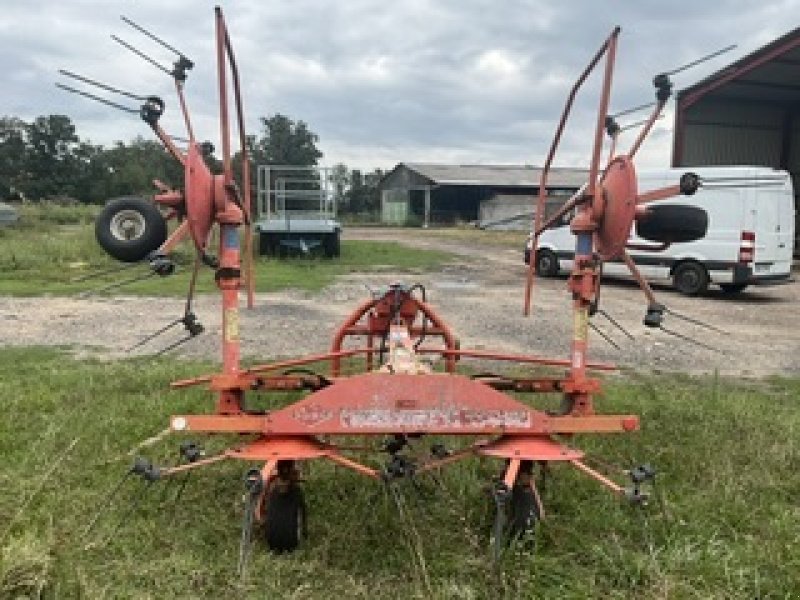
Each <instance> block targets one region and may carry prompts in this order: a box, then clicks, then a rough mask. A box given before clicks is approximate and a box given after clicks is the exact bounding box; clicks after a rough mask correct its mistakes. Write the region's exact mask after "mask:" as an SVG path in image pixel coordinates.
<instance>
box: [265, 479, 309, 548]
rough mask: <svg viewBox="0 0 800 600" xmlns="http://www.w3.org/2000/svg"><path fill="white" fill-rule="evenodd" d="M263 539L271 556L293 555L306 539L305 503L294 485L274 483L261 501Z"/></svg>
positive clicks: (298, 488)
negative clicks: (291, 553)
mask: <svg viewBox="0 0 800 600" xmlns="http://www.w3.org/2000/svg"><path fill="white" fill-rule="evenodd" d="M264 503H265V515H264V535H265V539H266V542H267V546H268V547H269V549H270V550H272V551H273V552H292V551H294V550H296V549H297V546H298V544H299V543H300V538H301V537H303V536H304V535H305V528H306V503H305V498H304V496H303V490H302V488H300V486H299V485H297V484H296V483H288V484H283V483H280V482H278V483H276V484H274V485H273V486H272V487H271V489H269V490H268V492H267V497H266V498H265V499H264Z"/></svg>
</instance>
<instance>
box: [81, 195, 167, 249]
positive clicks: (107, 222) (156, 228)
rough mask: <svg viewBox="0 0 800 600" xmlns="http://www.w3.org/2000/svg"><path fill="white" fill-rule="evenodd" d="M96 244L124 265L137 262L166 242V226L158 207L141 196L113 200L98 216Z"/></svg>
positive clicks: (95, 230)
mask: <svg viewBox="0 0 800 600" xmlns="http://www.w3.org/2000/svg"><path fill="white" fill-rule="evenodd" d="M94 233H95V237H96V238H97V242H98V243H99V244H100V246H101V247H102V248H103V250H105V251H106V252H107V253H108V254H109V255H111V256H112V257H114V258H116V259H117V260H120V261H122V262H138V261H140V260H143V259H144V258H146V257H147V255H148V254H150V253H151V252H153V251H154V250H156V249H158V248H159V247H160V246H161V244H163V243H164V241H165V240H166V239H167V222H166V221H165V220H164V217H163V216H162V214H161V212H160V211H159V210H158V208H156V206H155V204H153V203H152V202H150V201H149V200H147V199H145V198H141V197H139V196H121V197H119V198H112V199H111V200H109V201H108V202H107V203H106V205H105V206H104V207H103V210H101V211H100V214H99V215H97V219H96V220H95V225H94Z"/></svg>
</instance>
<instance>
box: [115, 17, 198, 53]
mask: <svg viewBox="0 0 800 600" xmlns="http://www.w3.org/2000/svg"><path fill="white" fill-rule="evenodd" d="M119 18H120V19H122V21H123V22H124V23H126V24H128V25H130V26H131V27H133V28H134V29H135V30H136V31H138V32H140V33H143V34H144V35H146V36H147V37H149V38H150V39H151V40H153V41H154V42H156V43H157V44H161V45H162V46H163V47H164V48H166V49H167V50H169V51H170V52H174V53H175V54H177V55H178V56H179V57H180V58H183V59H185V60H188V61H189V62H192V61H190V60H189V58H188V57H187V56H186V55H185V54H184V53H183V52H181V51H180V50H176V49H175V48H174V47H173V46H170V45H169V44H168V43H167V42H165V41H164V40H162V39H161V38H160V37H158V36H157V35H155V34H153V33H150V32H149V31H147V29H145V28H144V27H142V26H141V25H138V24H136V23H134V22H133V21H131V20H130V19H129V18H128V17H126V16H125V15H120V17H119Z"/></svg>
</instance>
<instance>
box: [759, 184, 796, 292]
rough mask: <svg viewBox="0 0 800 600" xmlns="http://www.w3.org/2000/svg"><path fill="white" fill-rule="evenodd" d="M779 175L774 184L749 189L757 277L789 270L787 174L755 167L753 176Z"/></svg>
mask: <svg viewBox="0 0 800 600" xmlns="http://www.w3.org/2000/svg"><path fill="white" fill-rule="evenodd" d="M781 175H782V176H783V177H781V180H780V181H779V182H778V183H777V184H775V183H769V182H767V183H766V184H763V185H755V186H753V187H752V188H751V189H752V196H751V198H752V200H751V204H750V210H751V212H752V213H753V214H754V217H755V218H754V230H755V234H756V247H755V254H754V257H753V275H754V276H755V277H756V278H759V277H769V276H776V275H782V274H786V273H788V272H789V271H790V269H791V260H792V243H793V240H792V237H793V235H794V216H793V214H792V212H793V210H792V206H793V204H794V197H793V193H792V186H791V180H790V179H789V175H788V174H787V173H782V172H778V171H771V170H769V171H768V170H760V169H759V170H758V171H756V172H755V173H754V176H755V177H754V178H755V179H756V180H758V179H759V178H761V177H766V176H769V177H770V178H773V177H780V176H781Z"/></svg>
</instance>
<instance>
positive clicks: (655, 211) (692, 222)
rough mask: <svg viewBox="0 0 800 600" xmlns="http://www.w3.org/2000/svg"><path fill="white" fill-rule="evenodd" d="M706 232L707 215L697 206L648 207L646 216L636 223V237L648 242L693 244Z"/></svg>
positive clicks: (666, 205) (667, 205)
mask: <svg viewBox="0 0 800 600" xmlns="http://www.w3.org/2000/svg"><path fill="white" fill-rule="evenodd" d="M706 231H708V213H706V211H704V210H703V209H702V208H699V207H697V206H685V205H669V204H665V205H663V206H659V205H654V206H648V207H647V216H646V217H644V218H642V219H639V220H637V221H636V235H638V236H639V237H640V238H642V239H645V240H648V241H650V242H659V243H665V244H675V243H679V242H693V241H695V240H699V239H701V238H703V237H705V235H706Z"/></svg>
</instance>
